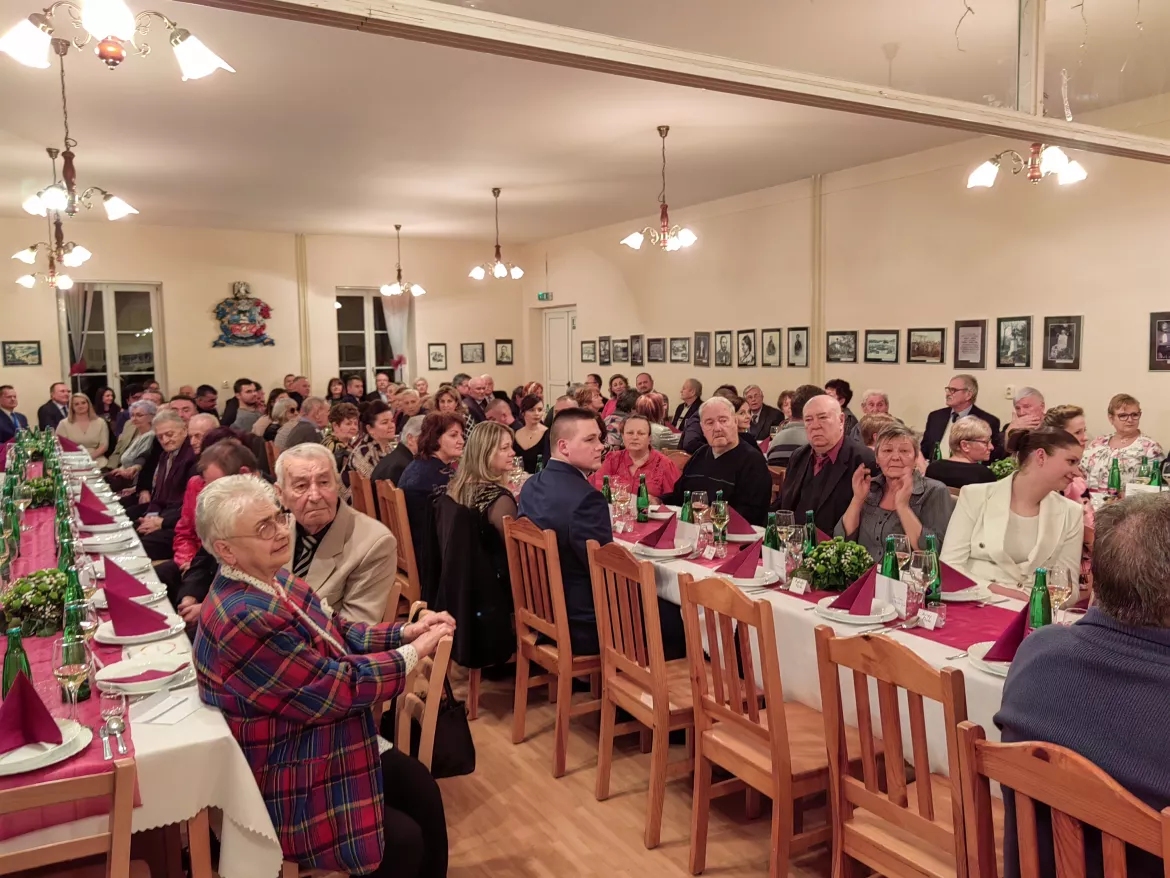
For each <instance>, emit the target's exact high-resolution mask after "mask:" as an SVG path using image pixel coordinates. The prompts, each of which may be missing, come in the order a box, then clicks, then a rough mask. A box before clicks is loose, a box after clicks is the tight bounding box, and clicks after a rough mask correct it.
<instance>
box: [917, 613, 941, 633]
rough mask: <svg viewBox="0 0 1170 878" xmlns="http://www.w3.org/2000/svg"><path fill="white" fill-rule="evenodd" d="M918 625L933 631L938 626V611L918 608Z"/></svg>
mask: <svg viewBox="0 0 1170 878" xmlns="http://www.w3.org/2000/svg"><path fill="white" fill-rule="evenodd" d="M918 627H919V628H925V629H926V630H927V631H933V630H934V629H935V628H937V627H938V613H936V612H935V611H934V610H919V611H918Z"/></svg>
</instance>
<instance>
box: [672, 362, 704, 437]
mask: <svg viewBox="0 0 1170 878" xmlns="http://www.w3.org/2000/svg"><path fill="white" fill-rule="evenodd" d="M679 396H680V397H681V398H682V402H680V403H679V404H678V408H676V409H675V410H674V417H673V418H671V419H670V422H671V424H672V425H673V426H674V429H676V430H678V431H679V432H680V433H682V438H681V439H679V445H678V447H679V448H680V449H682V450H683V451H685V452H686V453H687V454H694V453H695V452H696V451H698V450H699V449H700V448H702V447H703V443H704V442H706V441H707V440H706V439H704V438H703V428H702V426H701V425H700V424H699V406H701V405H702V404H703V385H702V384H701V383H700V382H699V380H698V379H697V378H688V379H687V380H686V381H684V382H683V385H682V390H680V391H679Z"/></svg>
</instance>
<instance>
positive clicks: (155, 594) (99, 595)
mask: <svg viewBox="0 0 1170 878" xmlns="http://www.w3.org/2000/svg"><path fill="white" fill-rule="evenodd" d="M144 584H145V585H146V587H147V588H149V589H150V594H143V595H136V596H134V597H132V598H130V600H132V601H134V603H136V604H157V603H158V602H159V601H161V600H164V599H165V598H166V596H167V587H166V586H165V585H163V584H162V583H161V582H147V583H144ZM93 605H94V606H95V607H97V608H98V609H99V610H105V609H108V607H107V605H106V590H105V589H104V588H99V589H98V590H97V591H95V592H94V593H93Z"/></svg>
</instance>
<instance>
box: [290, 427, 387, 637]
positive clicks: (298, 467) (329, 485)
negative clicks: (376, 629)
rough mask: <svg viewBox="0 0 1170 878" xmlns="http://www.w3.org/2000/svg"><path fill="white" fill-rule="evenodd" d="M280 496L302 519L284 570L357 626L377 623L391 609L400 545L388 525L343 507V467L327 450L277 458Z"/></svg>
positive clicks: (305, 447)
mask: <svg viewBox="0 0 1170 878" xmlns="http://www.w3.org/2000/svg"><path fill="white" fill-rule="evenodd" d="M276 493H277V495H278V496H279V497H280V502H281V503H282V504H283V505H284V506H285V508H286V509H288V510H289V512H291V513H292V515H293V518H294V519H295V520H296V533H295V541H294V543H293V552H292V558H291V560H290V561H289V562H288V563H287V564H285V566H284V569H286V570H290V571H291V572H292V573H293V574H295V575H296V576H297V577H299V578H300V579H303V580H304V581H305V583H306V584H307V585H308V586H309V588H311V589H313V591H314V592H316V594H317V597H319V598H320V599H321V601H322V602H323V603H326V604H327V605H328V606H329V607H331V608H332V609H333V611H334V612H337V613H340V614H341V616H342V617H343V618H345V619H348V620H349V621H351V622H366V623H368V624H371V625H372V624H377V623H378V622H381V621H382V619H383V617H384V616H385V615H386V613H387V611H388V610H391V611H393V610H396V609H397V608H396V607H387V606H386V601H387V598H388V597H389V595H390V584H391V583H392V582H393V581H394V573H395V566H396V563H397V562H396V559H397V557H398V555H397V552H398V543H397V541H396V540H395V538H394V534H392V533H390V531H389V530H388V529H387V528H386V526H385V525H384V524H382V523H381V522H380V521H378V520H377V519H375V518H371V517H370V516H368V515H363V514H362V513H360V512H357V511H355V510H354V509H353V508H351V507H349V506H347V505H345V504H344V503H342V502H341V478H340V476H338V474H337V463H336V461H334V459H333V455H332V454H331V453H330V452H329V450H328V449H326V448H325V447H324V446H323V445H316V444H313V443H304V444H301V445H294V446H293V447H291V448H289V449H288V450H287V451H285V452H284V453H283V454H281V455H280V457H278V458H277V459H276Z"/></svg>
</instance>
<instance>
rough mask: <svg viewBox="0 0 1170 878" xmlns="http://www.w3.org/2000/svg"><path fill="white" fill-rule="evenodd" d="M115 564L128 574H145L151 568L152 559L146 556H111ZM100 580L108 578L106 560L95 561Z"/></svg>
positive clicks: (97, 559)
mask: <svg viewBox="0 0 1170 878" xmlns="http://www.w3.org/2000/svg"><path fill="white" fill-rule="evenodd" d="M109 557H110V558H111V559H112V560H113V562H114V563H115V564H117V565H118V566H119V567H121V568H122V569H123V570H125V571H126V572H127V573H145V572H146V571H147V570H149V569H150V568H151V563H150V558H148V557H146V556H145V555H114V554H111V555H110V556H109ZM93 565H94V568H95V569H96V570H97V575H98V579H105V578H106V562H105V559H104V558H94V559H93Z"/></svg>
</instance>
